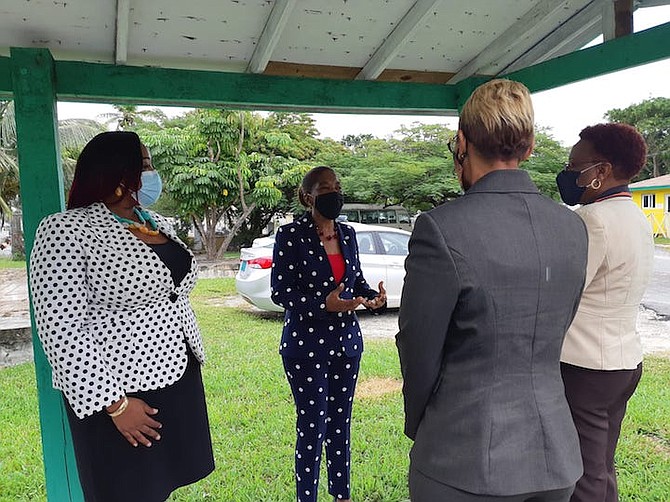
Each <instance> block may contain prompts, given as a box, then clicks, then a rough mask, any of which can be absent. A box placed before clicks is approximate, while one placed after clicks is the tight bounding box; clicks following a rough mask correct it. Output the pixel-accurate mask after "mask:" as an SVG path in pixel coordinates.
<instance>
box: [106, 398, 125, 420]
mask: <svg viewBox="0 0 670 502" xmlns="http://www.w3.org/2000/svg"><path fill="white" fill-rule="evenodd" d="M127 407H128V397H126V396H123V401H121V404H120V405H119V407H118V408H117V409H116V410H114V411H112V412H111V413H110V412H109V411H108V412H107V414H108V415H109V416H110V417H112V418H114V417H118V416H119V415H120V414H121V413H123V412H124V411H126V408H127Z"/></svg>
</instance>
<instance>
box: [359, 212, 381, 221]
mask: <svg viewBox="0 0 670 502" xmlns="http://www.w3.org/2000/svg"><path fill="white" fill-rule="evenodd" d="M361 223H367V224H368V225H376V224H378V223H379V211H376V210H372V211H371V210H368V209H361Z"/></svg>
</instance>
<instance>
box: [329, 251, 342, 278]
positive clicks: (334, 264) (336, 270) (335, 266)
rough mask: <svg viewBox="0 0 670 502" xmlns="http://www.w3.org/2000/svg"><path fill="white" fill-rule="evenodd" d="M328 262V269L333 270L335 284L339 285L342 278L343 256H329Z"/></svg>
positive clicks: (338, 254)
mask: <svg viewBox="0 0 670 502" xmlns="http://www.w3.org/2000/svg"><path fill="white" fill-rule="evenodd" d="M328 261H329V262H330V268H331V269H332V270H333V277H334V278H335V282H337V283H339V282H340V281H341V280H342V277H344V270H345V267H344V256H342V253H337V254H329V255H328Z"/></svg>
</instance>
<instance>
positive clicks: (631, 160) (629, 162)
mask: <svg viewBox="0 0 670 502" xmlns="http://www.w3.org/2000/svg"><path fill="white" fill-rule="evenodd" d="M579 137H580V138H581V139H582V140H583V141H587V142H588V143H590V144H591V146H592V147H593V149H594V150H595V151H596V152H598V154H599V155H602V156H603V157H605V159H607V162H609V163H610V164H612V168H613V169H614V170H615V171H618V173H619V174H621V175H623V176H624V177H625V178H628V179H631V178H633V177H634V176H635V175H636V174H637V173H639V172H640V170H641V169H642V167H644V165H645V163H646V162H647V145H646V143H645V142H644V138H643V137H642V135H641V134H640V133H639V132H638V131H637V129H635V128H634V127H633V126H631V125H628V124H619V123H612V124H596V125H594V126H589V127H586V128H584V129H582V132H580V133H579Z"/></svg>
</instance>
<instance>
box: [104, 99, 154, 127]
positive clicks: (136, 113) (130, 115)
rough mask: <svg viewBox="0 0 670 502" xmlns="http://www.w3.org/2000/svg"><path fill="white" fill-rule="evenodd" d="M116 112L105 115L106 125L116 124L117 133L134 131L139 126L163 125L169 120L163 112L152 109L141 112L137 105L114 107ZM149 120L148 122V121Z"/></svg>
mask: <svg viewBox="0 0 670 502" xmlns="http://www.w3.org/2000/svg"><path fill="white" fill-rule="evenodd" d="M112 107H113V108H114V109H115V110H116V112H114V113H103V114H102V115H101V116H102V117H103V118H105V119H106V120H105V124H107V125H109V124H116V130H117V131H134V130H135V129H136V128H137V127H139V126H142V125H144V126H146V125H147V124H148V123H158V124H161V123H163V122H165V120H167V116H166V115H165V113H163V112H162V110H160V109H158V108H152V109H151V110H140V109H139V107H138V106H137V105H112ZM147 119H148V120H147Z"/></svg>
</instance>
